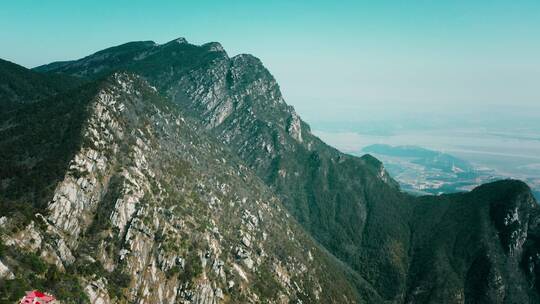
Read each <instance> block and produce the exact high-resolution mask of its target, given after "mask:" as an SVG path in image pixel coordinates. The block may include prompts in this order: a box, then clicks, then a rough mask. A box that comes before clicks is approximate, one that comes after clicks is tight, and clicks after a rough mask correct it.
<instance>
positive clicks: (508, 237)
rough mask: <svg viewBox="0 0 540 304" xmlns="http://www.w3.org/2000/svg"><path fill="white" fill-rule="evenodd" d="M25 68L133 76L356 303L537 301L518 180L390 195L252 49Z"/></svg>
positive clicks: (530, 219) (387, 184)
mask: <svg viewBox="0 0 540 304" xmlns="http://www.w3.org/2000/svg"><path fill="white" fill-rule="evenodd" d="M36 71H40V72H43V73H45V75H49V74H51V73H52V74H58V73H60V74H68V75H71V76H78V77H82V78H84V79H89V80H92V79H98V78H100V77H102V76H103V75H107V74H110V73H113V72H115V71H128V72H130V73H135V74H138V75H140V76H141V77H142V78H143V79H144V80H145V81H147V82H148V83H149V84H150V88H152V86H153V87H155V88H156V91H157V93H158V94H159V95H161V96H163V97H164V98H166V99H168V100H170V102H172V104H175V105H176V106H177V107H178V108H179V109H181V110H182V111H183V112H184V113H186V114H187V115H188V116H189V117H190V118H192V119H193V120H194V121H197V123H198V124H200V125H201V126H202V128H203V129H205V130H206V131H205V132H208V134H209V136H210V137H213V138H215V140H216V143H219V145H222V146H226V147H227V149H229V150H230V151H231V153H232V154H235V155H237V157H238V158H239V159H240V162H241V163H243V164H245V166H246V170H248V171H249V172H253V173H254V174H256V176H257V177H258V178H259V179H260V180H261V181H262V182H264V184H265V185H266V187H268V189H269V191H270V192H272V193H274V194H275V195H276V196H277V197H278V198H279V200H281V201H282V202H283V204H284V206H285V207H286V209H287V210H288V212H289V213H290V214H291V215H292V216H293V217H294V219H295V220H296V221H298V223H299V224H300V225H301V226H302V229H303V230H305V231H307V232H308V233H309V235H311V236H312V237H313V238H314V239H315V240H316V241H318V242H319V243H320V244H321V245H322V246H323V248H324V249H326V250H328V251H329V252H330V253H331V254H332V255H334V256H336V257H337V258H338V259H339V260H340V261H341V262H342V263H344V264H345V265H347V267H350V269H351V270H352V272H354V273H353V275H352V277H349V280H350V281H349V283H343V284H344V286H347V285H349V286H350V284H353V285H355V288H357V290H356V291H357V292H358V294H359V296H360V297H359V298H358V299H356V301H358V302H360V303H362V302H368V303H416V302H418V303H441V302H443V303H483V302H488V303H491V302H500V303H511V302H522V303H526V302H530V303H534V302H535V301H536V300H538V291H539V290H540V289H539V286H540V285H539V284H538V282H539V281H540V280H539V279H538V278H540V270H539V269H540V268H539V267H538V265H540V258H538V257H537V256H536V254H537V253H538V252H539V251H538V248H539V244H540V242H539V241H538V240H539V238H538V235H539V233H538V232H539V231H538V229H539V228H538V227H539V224H538V222H539V220H538V219H539V216H538V206H536V205H535V204H531V202H533V203H534V198H532V196H530V195H528V194H530V189H529V188H528V187H527V186H526V185H524V184H522V183H520V182H516V181H502V182H496V183H492V184H488V185H485V186H480V187H479V188H477V189H475V190H474V191H472V192H470V193H467V194H455V195H442V196H436V197H435V196H428V197H420V198H415V197H412V196H409V195H406V194H404V193H401V192H400V191H399V188H398V186H397V183H396V182H395V181H394V180H393V179H392V178H391V177H390V176H389V175H388V173H387V172H386V171H385V170H384V167H383V166H382V164H381V163H380V162H379V161H378V160H377V159H376V158H374V157H372V156H370V155H365V156H363V157H354V156H351V155H347V154H343V153H341V152H339V151H337V150H336V149H334V148H332V147H330V146H328V145H326V144H325V143H323V142H322V141H321V140H320V139H318V138H317V137H315V136H314V135H313V134H311V132H310V128H309V125H308V124H307V123H305V122H303V121H302V120H301V118H300V117H299V116H298V114H296V112H295V111H294V108H292V107H291V106H288V105H287V104H286V103H285V101H284V99H283V96H282V95H281V92H280V90H279V85H278V84H277V82H276V81H275V79H274V78H273V76H272V75H271V74H270V72H269V71H268V70H267V69H266V68H265V67H264V66H263V65H262V63H261V61H260V60H259V59H257V58H256V57H254V56H251V55H238V56H234V57H231V58H229V56H228V55H227V54H226V52H225V51H224V50H223V49H222V48H221V49H220V48H219V47H217V46H216V45H214V44H212V43H210V44H204V45H202V46H194V45H191V44H189V43H186V42H185V41H182V43H178V42H176V41H174V40H173V41H172V42H169V43H166V44H163V45H152V46H151V45H150V43H148V44H145V45H138V44H136V45H134V44H131V45H130V44H124V45H120V46H117V47H114V48H109V49H105V50H103V51H100V52H97V53H95V54H94V55H90V56H87V57H85V58H83V59H81V60H78V61H70V62H64V63H62V64H61V65H58V64H53V65H48V66H42V67H38V68H36ZM203 171H204V170H203ZM494 193H495V194H494ZM493 206H494V207H493ZM494 210H495V211H494ZM499 210H500V212H499ZM515 210H517V211H515ZM516 214H517V219H516ZM501 223H502V224H501ZM302 229H301V230H302ZM510 249H511V250H510ZM539 256H540V255H539ZM340 271H344V272H346V271H345V270H343V269H341V270H340ZM338 272H339V271H338ZM354 277H357V279H354ZM355 282H356V283H355ZM531 286H532V287H531ZM335 299H336V298H334V300H335Z"/></svg>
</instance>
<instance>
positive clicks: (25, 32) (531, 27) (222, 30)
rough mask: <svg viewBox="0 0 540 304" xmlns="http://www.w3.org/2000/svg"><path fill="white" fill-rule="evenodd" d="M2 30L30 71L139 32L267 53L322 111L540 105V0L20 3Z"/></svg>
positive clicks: (140, 36) (0, 51)
mask: <svg viewBox="0 0 540 304" xmlns="http://www.w3.org/2000/svg"><path fill="white" fill-rule="evenodd" d="M0 28H1V29H2V30H1V31H0V41H1V42H0V43H1V47H0V57H1V58H4V59H8V60H11V61H14V62H16V63H19V64H22V65H24V66H27V67H33V66H36V65H40V64H44V63H48V62H51V61H54V60H67V59H75V58H79V57H82V56H85V55H87V54H90V53H92V52H95V51H98V50H100V49H102V48H105V47H108V46H113V45H117V44H120V43H123V42H127V41H133V40H154V41H156V42H158V43H163V42H166V41H168V40H172V39H174V38H176V37H180V36H184V37H186V38H187V39H188V41H190V42H192V43H196V44H200V43H205V42H208V41H219V42H221V43H222V44H223V46H224V47H225V48H226V50H227V51H228V52H229V54H230V55H235V54H238V53H252V54H254V55H256V56H257V57H259V58H261V59H262V61H263V62H264V63H265V64H266V66H267V67H268V68H269V69H270V71H271V72H272V73H273V74H274V76H275V77H276V78H277V80H278V82H279V83H280V85H281V87H282V91H283V93H284V95H285V98H286V100H287V101H288V102H289V103H291V104H293V105H295V106H296V107H297V109H298V111H299V112H300V113H301V114H304V115H307V116H310V117H312V118H317V117H316V116H320V118H324V117H339V116H340V115H349V116H350V117H352V116H354V115H357V114H358V115H360V114H365V113H370V111H371V109H379V110H381V109H382V110H385V109H405V110H411V109H422V110H426V109H432V108H433V109H450V108H452V107H456V108H459V109H463V108H466V107H469V106H471V105H473V106H475V107H476V108H480V107H485V106H489V105H506V106H509V105H512V106H513V105H515V106H516V107H519V108H525V109H528V108H532V109H539V107H538V105H540V1H539V0H530V1H520V0H513V1H510V0H508V1H499V0H490V1H474V0H467V1H460V0H453V1H441V0H433V1H412V0H409V1H380V0H378V1H358V0H356V1H316V0H312V1H294V0H288V1H276V0H274V1H265V2H263V1H255V0H251V1H233V0H229V1H219V2H218V1H200V0H199V1H178V0H177V1H136V0H135V1H134V0H130V1H127V0H126V1H97V0H94V1H73V0H69V1H61V0H54V1H53V0H50V1H26V0H16V1H3V3H2V7H1V9H0ZM340 113H341V114H340ZM538 113H539V115H540V111H539V112H538Z"/></svg>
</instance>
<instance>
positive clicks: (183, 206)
mask: <svg viewBox="0 0 540 304" xmlns="http://www.w3.org/2000/svg"><path fill="white" fill-rule="evenodd" d="M19 112H20V113H19ZM19 112H18V114H17V115H15V116H13V115H6V116H5V117H2V119H3V120H2V122H3V126H4V127H3V128H2V131H1V132H2V136H1V138H2V141H1V142H0V147H2V151H3V152H9V153H6V154H4V156H5V158H6V159H4V160H5V161H6V163H5V164H7V163H13V164H15V163H18V164H20V166H25V165H26V166H27V167H25V168H27V169H29V170H23V169H22V168H19V169H20V170H13V171H9V172H6V173H4V175H3V176H2V182H3V185H6V187H5V188H4V191H3V192H2V193H3V194H9V195H5V196H4V195H3V196H2V204H3V205H5V206H10V208H5V209H4V208H2V212H1V213H2V214H1V215H0V236H1V240H2V250H1V252H0V261H1V262H2V268H1V270H2V272H1V275H2V277H1V278H0V281H1V282H2V284H1V285H2V287H0V294H2V295H1V296H0V298H2V299H5V298H4V297H7V298H8V299H12V300H15V299H16V298H17V297H19V296H20V293H21V292H22V291H24V289H25V288H26V289H30V288H43V289H47V290H50V291H51V292H52V293H53V294H55V295H57V296H58V297H59V298H60V299H62V300H64V301H66V302H77V301H90V302H91V303H111V302H130V303H131V302H137V303H218V302H219V303H239V302H245V303H248V302H261V301H263V302H269V303H281V302H289V301H302V302H305V303H312V302H322V303H329V302H336V303H342V302H344V303H346V302H350V303H354V302H357V301H358V294H357V292H356V290H355V288H353V286H351V285H350V284H349V282H348V280H347V278H346V270H345V268H344V267H343V266H341V265H340V264H339V263H338V262H337V261H335V260H333V259H332V258H331V256H329V255H328V254H326V253H325V252H324V251H322V250H321V249H320V248H319V246H318V245H317V244H316V243H314V242H313V241H312V240H311V238H310V237H309V236H307V235H306V234H305V233H304V232H303V231H302V230H301V229H300V228H299V226H298V225H297V224H296V223H295V221H294V220H293V218H292V217H291V216H290V215H289V214H288V213H287V211H286V210H285V209H284V208H283V207H282V204H281V202H280V200H279V199H278V198H277V197H275V196H274V195H273V193H272V192H271V191H270V190H269V189H268V188H267V187H266V186H265V185H264V184H263V183H262V182H261V181H260V180H259V179H258V178H257V177H256V176H255V175H253V174H252V173H251V172H250V171H249V170H248V169H247V168H246V167H245V166H244V165H242V163H241V162H240V161H239V160H238V159H237V158H236V157H235V156H234V155H232V154H231V153H230V152H229V151H227V149H226V148H224V147H223V146H222V145H220V144H216V143H214V142H213V140H212V139H211V138H209V137H208V136H206V135H205V134H204V133H205V131H204V130H200V129H199V127H198V126H197V123H195V122H192V121H190V120H189V119H186V118H184V116H183V115H182V114H181V112H180V111H179V110H178V109H176V107H175V106H174V105H173V104H171V103H169V102H167V101H166V100H164V99H163V98H162V97H160V96H159V95H158V94H157V93H156V91H155V89H153V88H152V87H150V86H149V85H148V84H147V83H146V82H145V81H144V80H142V79H140V78H139V77H136V76H133V75H129V74H126V73H115V74H113V75H111V76H109V77H107V78H106V79H104V80H98V81H96V82H95V83H91V84H88V85H86V86H85V87H82V88H80V89H77V90H76V92H70V93H69V94H67V95H64V96H55V97H53V98H52V99H51V100H48V101H45V102H44V103H43V104H42V103H40V102H38V103H36V104H31V105H29V106H28V107H27V108H22V109H20V110H19ZM30 113H32V114H30ZM51 114H54V115H56V116H52V115H51ZM18 115H20V116H23V117H26V118H27V119H29V120H31V121H32V122H33V125H32V124H25V125H20V124H21V121H19V120H16V119H15V118H16V117H19V116H18ZM44 117H48V118H49V120H48V121H43V118H44ZM46 124H48V125H46ZM39 126H41V127H46V128H45V129H46V132H45V134H46V135H47V136H49V137H47V138H43V137H41V136H39V135H40V130H35V129H34V128H37V127H39ZM68 126H69V127H68ZM66 127H68V128H69V129H70V132H66V130H65V129H66ZM51 137H54V138H55V139H56V141H57V142H58V143H57V144H56V145H54V146H53V147H51V148H50V149H49V150H39V149H37V148H35V147H34V144H36V145H37V144H38V143H43V142H44V141H45V142H46V143H48V144H51V145H52V143H53V142H54V141H53V140H52V138H51ZM25 143H27V145H24V144H25ZM14 144H18V145H21V146H20V147H19V150H17V151H10V150H8V146H13V145H14ZM55 149H59V150H61V151H63V152H62V155H61V156H57V155H56V154H54V153H53V155H49V153H52V152H53V150H55ZM28 163H31V164H32V165H28ZM28 166H30V167H28ZM47 167H53V168H57V167H58V168H60V169H58V170H56V171H57V172H55V173H59V172H63V174H62V175H57V174H55V175H54V177H55V178H49V177H48V176H45V177H43V176H35V175H34V171H36V170H38V171H40V172H42V171H43V170H46V168H47ZM3 168H6V167H3ZM62 168H63V169H62ZM43 174H44V173H43ZM34 180H36V181H38V182H40V184H39V185H40V187H38V189H36V187H34V185H32V181H34ZM15 186H16V187H15ZM15 188H16V189H17V190H18V191H15V190H14V189H15ZM42 188H47V189H48V191H45V190H43V189H42ZM40 193H41V195H38V194H40ZM32 198H34V199H35V203H34V204H31V201H30V200H31V199H32ZM30 207H32V208H30ZM29 208H30V209H29Z"/></svg>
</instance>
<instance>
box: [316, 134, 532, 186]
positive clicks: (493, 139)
mask: <svg viewBox="0 0 540 304" xmlns="http://www.w3.org/2000/svg"><path fill="white" fill-rule="evenodd" d="M314 133H315V134H316V135H317V136H319V137H320V138H321V139H322V140H324V141H326V142H327V143H329V144H330V145H333V146H334V147H336V148H338V149H340V150H341V151H343V152H345V153H358V152H360V151H361V150H362V148H363V147H365V146H368V145H371V144H388V145H415V146H420V147H424V148H428V149H432V150H437V151H441V152H445V153H448V154H451V155H454V156H456V157H459V158H462V159H465V160H467V161H469V162H471V163H472V164H473V165H475V167H477V168H478V169H491V170H494V171H495V172H496V173H497V174H498V175H500V176H502V177H508V178H516V179H521V180H525V181H527V182H528V183H529V185H530V186H531V187H532V188H534V189H535V190H540V134H533V133H531V134H527V133H525V134H523V133H521V132H520V133H510V132H485V131H483V130H476V129H454V130H407V131H403V132H394V133H393V134H390V135H372V134H361V133H359V132H335V131H332V132H328V131H322V130H315V131H314Z"/></svg>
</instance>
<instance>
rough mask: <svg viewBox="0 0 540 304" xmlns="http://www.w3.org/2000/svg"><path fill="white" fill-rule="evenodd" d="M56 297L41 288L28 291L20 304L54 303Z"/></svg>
mask: <svg viewBox="0 0 540 304" xmlns="http://www.w3.org/2000/svg"><path fill="white" fill-rule="evenodd" d="M55 302H56V299H55V298H54V297H53V296H51V295H49V294H46V293H43V292H41V291H39V290H32V291H27V292H26V296H25V297H24V298H22V300H21V301H20V302H19V303H20V304H53V303H55Z"/></svg>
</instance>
